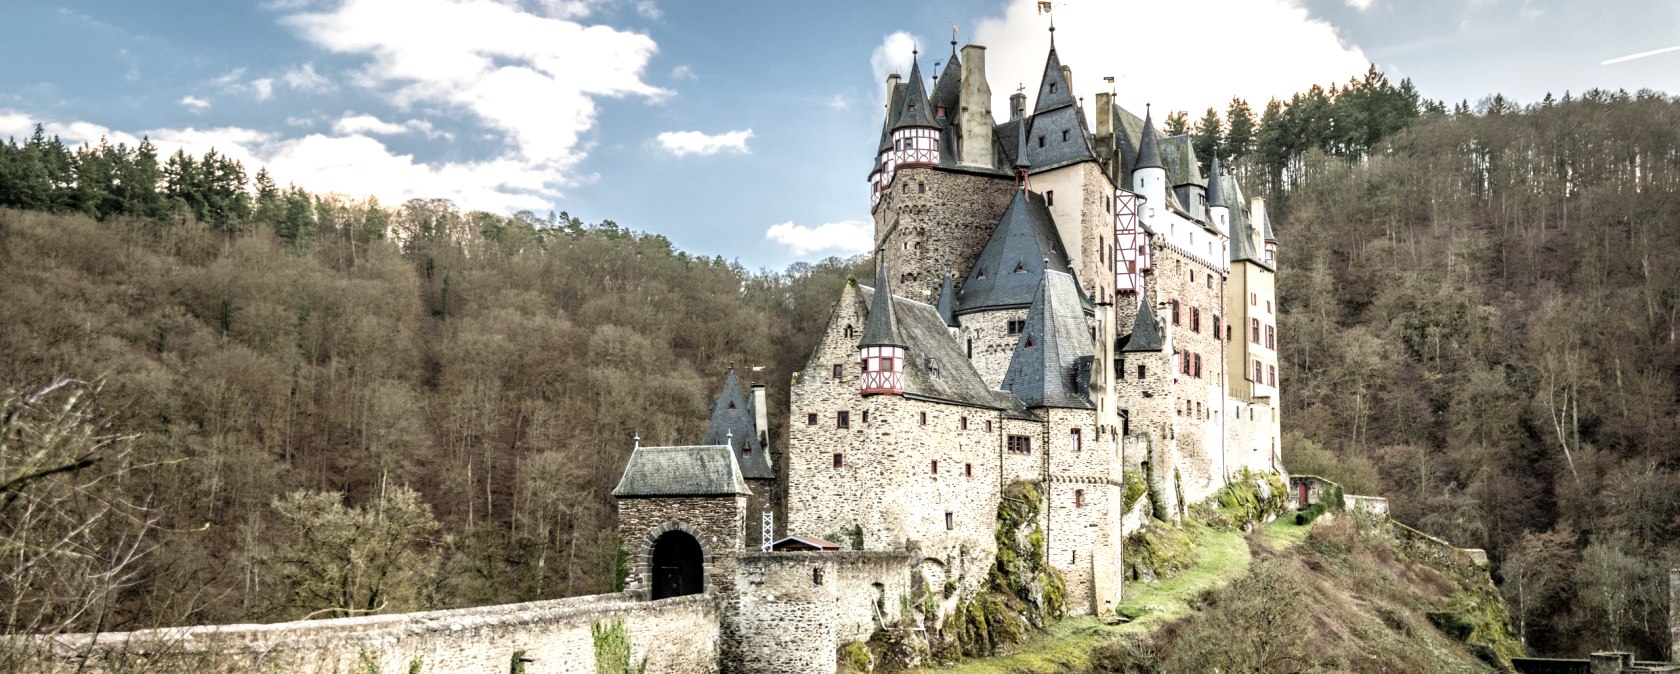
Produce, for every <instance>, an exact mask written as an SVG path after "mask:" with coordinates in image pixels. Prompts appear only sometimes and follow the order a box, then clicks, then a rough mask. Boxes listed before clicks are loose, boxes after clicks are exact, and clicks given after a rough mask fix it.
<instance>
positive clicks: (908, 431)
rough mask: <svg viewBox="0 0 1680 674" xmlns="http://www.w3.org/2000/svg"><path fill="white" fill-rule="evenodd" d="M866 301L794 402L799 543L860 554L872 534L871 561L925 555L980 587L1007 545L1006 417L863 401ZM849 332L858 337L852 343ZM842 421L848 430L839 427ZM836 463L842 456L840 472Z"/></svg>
mask: <svg viewBox="0 0 1680 674" xmlns="http://www.w3.org/2000/svg"><path fill="white" fill-rule="evenodd" d="M858 293H859V291H858V290H857V288H856V287H855V286H853V285H851V284H848V285H847V287H846V288H845V289H844V290H843V291H842V293H841V294H842V297H841V300H840V302H839V303H838V304H837V305H836V308H835V312H834V314H833V316H832V318H831V320H830V323H829V329H828V331H827V332H826V333H825V334H824V336H823V338H822V341H821V343H820V344H819V346H818V348H817V350H816V351H815V352H814V353H813V355H812V358H811V360H810V361H809V364H808V365H807V367H806V369H805V370H803V371H802V372H801V373H800V374H799V377H798V381H797V382H796V383H795V384H794V386H793V389H792V392H791V395H790V399H791V404H792V409H791V416H790V420H791V424H790V428H789V443H788V452H787V455H786V463H787V475H788V481H789V482H788V484H789V488H788V494H787V511H788V514H787V519H788V532H789V533H790V534H807V535H815V536H821V537H825V538H832V539H833V540H835V541H836V542H838V543H841V544H844V545H848V546H849V545H851V543H852V538H853V536H854V534H855V533H861V535H862V543H863V548H864V549H866V550H874V551H897V550H907V549H916V550H918V551H919V554H920V555H921V556H922V557H927V558H934V559H938V560H941V562H942V563H944V564H946V565H947V566H948V567H949V568H950V569H951V572H952V573H953V575H956V576H961V577H962V583H963V584H965V585H968V586H973V587H977V586H978V584H979V583H980V582H981V580H983V575H984V574H983V573H980V572H976V571H983V569H985V568H986V566H987V565H989V564H990V563H991V559H992V556H993V552H994V549H995V546H996V543H995V538H994V536H993V521H994V520H995V519H996V506H997V498H998V497H997V494H998V484H999V482H1000V480H999V476H998V459H997V454H998V448H999V446H1000V445H999V443H1000V442H1001V438H1002V432H1001V430H1002V423H1001V417H1000V416H999V412H998V411H997V410H987V409H982V408H973V407H964V406H958V405H948V404H940V403H934V402H929V401H923V400H915V399H911V398H907V397H903V396H895V395H874V396H863V395H860V394H859V392H858V375H859V372H858V368H857V366H856V362H857V353H856V343H857V337H856V336H855V335H856V334H858V333H857V330H859V329H861V326H862V325H863V322H862V320H861V316H860V315H859V314H861V309H860V303H859V301H858V299H857V298H858ZM848 325H850V326H854V336H852V337H850V338H848V337H846V336H845V327H846V326H848ZM912 357H914V355H913V354H912ZM835 365H839V366H840V374H841V376H840V378H838V379H835V378H834V376H833V373H834V366H835ZM841 411H845V412H846V413H847V417H848V426H849V427H848V428H839V427H838V426H839V424H838V422H837V417H838V413H839V412H841ZM810 415H815V419H816V422H815V423H811V421H810V418H811V417H810ZM923 415H925V418H926V424H925V425H924V423H923V421H922V419H923ZM964 417H967V418H968V428H967V429H966V430H964V429H963V428H962V420H963V418H964ZM988 421H991V422H993V425H992V428H993V430H992V432H990V433H988V432H986V430H985V429H986V423H987V422H988ZM835 454H839V455H841V457H842V458H841V460H840V464H841V465H840V466H838V467H836V466H835V458H834V455H835ZM934 462H938V470H937V472H935V467H934ZM947 513H949V514H950V518H949V523H947V518H946V514H947Z"/></svg>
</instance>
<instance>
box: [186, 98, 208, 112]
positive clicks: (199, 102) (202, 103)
mask: <svg viewBox="0 0 1680 674" xmlns="http://www.w3.org/2000/svg"><path fill="white" fill-rule="evenodd" d="M181 105H185V106H187V107H189V108H192V109H193V111H194V112H198V111H201V110H208V109H209V108H210V101H207V100H204V99H202V98H199V97H197V96H182V97H181Z"/></svg>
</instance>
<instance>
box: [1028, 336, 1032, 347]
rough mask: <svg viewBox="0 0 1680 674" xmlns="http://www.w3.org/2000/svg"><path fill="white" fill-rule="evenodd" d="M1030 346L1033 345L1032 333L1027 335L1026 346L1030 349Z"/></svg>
mask: <svg viewBox="0 0 1680 674" xmlns="http://www.w3.org/2000/svg"><path fill="white" fill-rule="evenodd" d="M1032 347H1033V338H1032V335H1027V348H1029V349H1030V348H1032Z"/></svg>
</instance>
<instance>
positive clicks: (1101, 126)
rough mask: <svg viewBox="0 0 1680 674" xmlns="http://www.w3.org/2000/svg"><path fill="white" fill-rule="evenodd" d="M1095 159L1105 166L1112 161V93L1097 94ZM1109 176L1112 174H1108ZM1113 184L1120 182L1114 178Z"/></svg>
mask: <svg viewBox="0 0 1680 674" xmlns="http://www.w3.org/2000/svg"><path fill="white" fill-rule="evenodd" d="M1096 115H1097V159H1100V160H1102V162H1103V165H1104V166H1107V165H1108V164H1109V163H1111V162H1113V161H1114V148H1115V147H1116V146H1115V144H1114V94H1111V93H1109V92H1106V91H1104V92H1100V93H1098V94H1097V110H1096ZM1110 177H1111V178H1112V177H1113V176H1110ZM1114 184H1116V185H1119V184H1121V183H1120V181H1118V180H1116V181H1115V182H1114Z"/></svg>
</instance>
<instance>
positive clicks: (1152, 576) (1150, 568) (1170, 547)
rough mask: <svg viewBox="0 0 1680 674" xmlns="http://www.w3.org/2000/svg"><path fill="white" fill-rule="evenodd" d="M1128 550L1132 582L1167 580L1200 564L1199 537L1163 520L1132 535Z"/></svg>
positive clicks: (1127, 556) (1147, 525)
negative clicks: (1197, 538)
mask: <svg viewBox="0 0 1680 674" xmlns="http://www.w3.org/2000/svg"><path fill="white" fill-rule="evenodd" d="M1124 549H1125V551H1126V554H1125V562H1126V576H1127V577H1129V578H1131V579H1132V580H1142V581H1156V580H1165V579H1167V578H1171V577H1172V576H1173V575H1175V574H1177V573H1178V572H1180V571H1183V570H1185V569H1187V568H1190V565H1192V564H1194V563H1195V562H1196V539H1195V536H1194V535H1192V534H1191V533H1190V532H1188V531H1186V530H1184V529H1183V528H1180V527H1175V526H1173V525H1171V524H1168V523H1166V522H1162V521H1161V520H1154V519H1152V520H1150V521H1149V523H1148V524H1145V525H1144V526H1143V528H1142V529H1139V530H1137V531H1134V532H1132V534H1131V535H1130V536H1127V537H1126V546H1125V548H1124Z"/></svg>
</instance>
